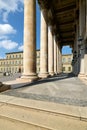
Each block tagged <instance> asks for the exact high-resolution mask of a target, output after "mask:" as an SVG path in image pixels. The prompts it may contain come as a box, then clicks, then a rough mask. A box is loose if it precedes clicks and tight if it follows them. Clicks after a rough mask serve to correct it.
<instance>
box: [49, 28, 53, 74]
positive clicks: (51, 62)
mask: <svg viewBox="0 0 87 130" xmlns="http://www.w3.org/2000/svg"><path fill="white" fill-rule="evenodd" d="M53 42H54V41H53V35H52V32H51V27H49V29H48V70H49V74H50V75H54V44H53Z"/></svg>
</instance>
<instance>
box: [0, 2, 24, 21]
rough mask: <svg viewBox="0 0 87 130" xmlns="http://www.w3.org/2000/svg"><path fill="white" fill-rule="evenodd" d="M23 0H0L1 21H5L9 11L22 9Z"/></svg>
mask: <svg viewBox="0 0 87 130" xmlns="http://www.w3.org/2000/svg"><path fill="white" fill-rule="evenodd" d="M23 2H24V0H0V12H1V13H2V15H3V21H4V22H7V18H8V14H9V13H10V12H13V13H14V12H16V11H22V10H23Z"/></svg>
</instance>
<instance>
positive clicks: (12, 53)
mask: <svg viewBox="0 0 87 130" xmlns="http://www.w3.org/2000/svg"><path fill="white" fill-rule="evenodd" d="M36 51H40V49H37V50H36ZM16 53H23V51H16V52H9V53H5V54H16Z"/></svg>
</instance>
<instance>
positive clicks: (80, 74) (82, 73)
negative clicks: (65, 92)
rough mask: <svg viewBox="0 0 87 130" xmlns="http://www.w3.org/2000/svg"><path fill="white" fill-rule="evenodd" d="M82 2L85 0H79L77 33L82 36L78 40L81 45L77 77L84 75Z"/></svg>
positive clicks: (83, 18) (83, 11)
mask: <svg viewBox="0 0 87 130" xmlns="http://www.w3.org/2000/svg"><path fill="white" fill-rule="evenodd" d="M84 2H85V1H82V0H80V2H79V3H80V5H79V10H80V11H79V12H80V15H79V24H80V25H79V34H80V36H81V37H82V41H80V45H81V50H80V54H81V57H80V73H79V75H78V76H79V77H84V76H85V75H84V73H85V72H84V70H85V69H84V52H85V50H84V48H85V46H84V36H83V33H84V25H85V23H84V21H85V17H84V13H85V10H84Z"/></svg>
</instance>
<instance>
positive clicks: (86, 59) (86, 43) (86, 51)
mask: <svg viewBox="0 0 87 130" xmlns="http://www.w3.org/2000/svg"><path fill="white" fill-rule="evenodd" d="M85 7H86V39H87V0H86V6H85ZM85 75H86V79H87V41H85Z"/></svg>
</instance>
